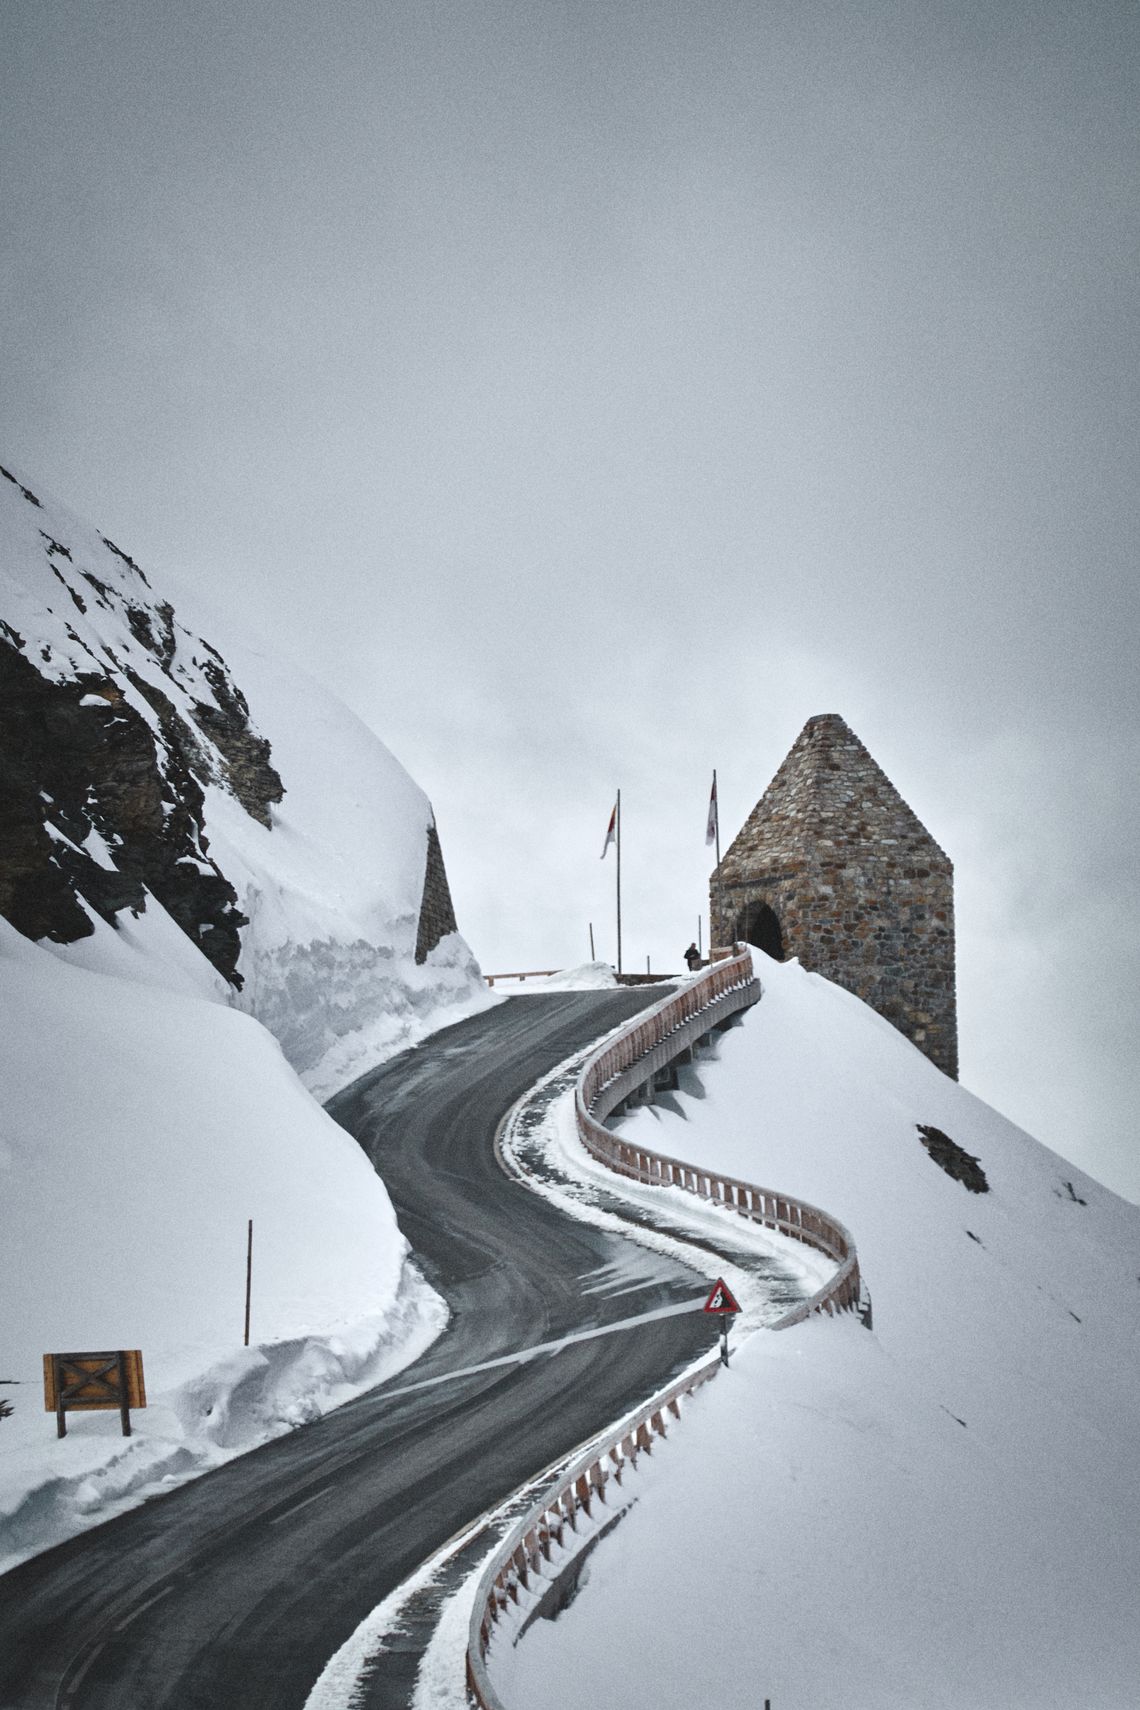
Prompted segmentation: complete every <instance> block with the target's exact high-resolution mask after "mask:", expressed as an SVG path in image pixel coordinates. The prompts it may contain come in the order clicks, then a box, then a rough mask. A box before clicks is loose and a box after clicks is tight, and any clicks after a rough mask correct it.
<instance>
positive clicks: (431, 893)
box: [416, 820, 459, 962]
mask: <svg viewBox="0 0 1140 1710" xmlns="http://www.w3.org/2000/svg"><path fill="white" fill-rule="evenodd" d="M458 930H459V928H458V926H457V925H456V922H455V909H454V907H453V906H452V901H451V889H450V887H449V885H448V883H447V870H446V868H445V867H444V865H443V850H442V849H441V848H440V846H439V833H438V831H437V830H436V828H435V821H434V820H433V821H432V823H431V824H430V825H429V826H428V834H427V863H426V866H425V869H424V892H423V899H422V901H421V903H420V922H419V928H418V930H417V933H416V961H417V962H426V961H427V959H428V957H429V956H430V955H431V953H432V951H433V950H434V949H435V947H436V945H437V944H438V943H439V942H440V940H441V939H443V938H446V937H447V935H448V933H449V932H458Z"/></svg>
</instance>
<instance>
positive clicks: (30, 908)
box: [0, 469, 486, 1095]
mask: <svg viewBox="0 0 1140 1710" xmlns="http://www.w3.org/2000/svg"><path fill="white" fill-rule="evenodd" d="M218 621H219V623H220V624H221V625H223V626H224V622H225V619H224V615H223V616H222V617H220V618H219V620H218ZM218 639H219V638H218V636H216V635H215V637H214V640H215V641H217V640H218ZM247 695H248V697H249V699H248V700H247V698H246V697H247ZM251 708H252V710H251ZM258 720H262V721H264V722H263V724H262V725H260V726H259V724H258V722H257V721H258ZM266 731H267V732H268V733H269V735H271V736H272V740H273V750H272V751H271V750H270V744H269V740H268V738H267V736H266V734H265V732H266ZM286 791H287V792H288V793H287V794H286ZM132 915H133V916H134V917H135V918H134V919H132ZM0 916H3V917H5V918H6V919H7V920H8V921H10V922H11V924H12V925H13V926H15V927H16V928H17V929H18V930H19V931H20V932H22V933H23V934H24V935H25V936H26V937H28V938H32V939H36V940H39V941H42V942H47V943H54V944H56V945H58V946H59V947H60V948H59V954H60V956H61V957H62V958H63V959H64V960H70V961H75V962H78V963H80V964H81V965H83V966H86V967H88V968H90V969H92V970H93V971H97V972H98V971H102V972H112V973H123V972H128V971H129V977H138V978H143V979H146V980H148V981H149V982H150V983H152V984H155V985H162V984H168V985H170V987H171V989H175V990H182V991H187V990H191V991H193V992H194V993H195V994H196V995H206V996H209V997H210V998H212V999H213V1000H215V1001H216V1000H217V999H218V998H221V997H223V996H224V987H221V988H220V982H219V981H218V979H217V975H221V976H222V979H223V980H224V981H228V982H229V986H230V988H231V991H230V993H229V998H230V1001H231V1002H233V1003H234V1004H235V1005H236V1006H237V1007H239V1008H241V1009H243V1010H245V1011H247V1012H248V1013H249V1014H251V1015H253V1016H255V1017H256V1018H257V1019H258V1020H259V1021H261V1022H263V1023H264V1024H265V1026H267V1027H268V1028H269V1029H270V1031H271V1032H272V1033H274V1034H275V1035H276V1037H277V1039H278V1041H279V1042H280V1044H281V1047H282V1049H283V1050H284V1052H285V1055H286V1056H287V1058H288V1059H289V1061H290V1063H291V1064H292V1065H293V1067H294V1068H295V1069H296V1070H297V1072H298V1073H299V1074H301V1075H303V1076H305V1077H306V1079H307V1081H308V1083H309V1085H310V1086H311V1087H313V1088H315V1089H317V1090H319V1091H320V1092H321V1093H322V1095H323V1093H324V1092H326V1091H329V1090H331V1089H332V1088H333V1087H334V1086H337V1085H340V1084H343V1082H344V1080H346V1079H348V1078H349V1077H350V1076H351V1074H352V1073H353V1072H356V1071H357V1070H358V1069H361V1070H362V1069H364V1068H366V1067H369V1066H370V1065H371V1063H373V1062H374V1061H375V1060H376V1058H377V1056H382V1055H385V1054H388V1053H390V1052H391V1051H393V1050H397V1049H400V1048H401V1047H402V1046H403V1045H405V1044H410V1043H412V1042H413V1041H414V1040H415V1039H417V1038H420V1037H422V1036H423V1034H424V1033H425V1032H427V1031H429V1030H430V1028H431V1026H433V1025H438V1024H439V1023H438V1019H437V1018H438V1016H439V1015H440V1014H442V1013H449V1014H453V1013H454V1012H455V1011H456V1007H457V1006H470V1005H471V1004H475V1005H476V1006H477V1005H478V1004H480V1003H482V1002H484V1001H486V987H485V986H484V984H483V981H482V978H481V976H480V973H479V969H478V966H477V964H476V963H475V961H474V958H473V957H472V955H471V952H470V950H469V949H468V947H467V945H466V944H465V943H464V942H463V940H462V938H461V937H460V935H459V933H458V931H457V930H456V923H455V914H454V911H453V909H452V906H451V896H450V892H449V890H448V884H447V874H446V871H445V868H444V864H443V854H442V850H441V849H440V844H439V838H438V836H437V834H436V830H435V822H434V816H433V814H432V808H431V803H430V802H429V800H428V798H427V796H426V795H425V794H424V792H423V791H422V790H421V789H420V788H419V786H418V784H417V783H416V782H415V780H414V779H413V778H411V777H409V776H408V774H407V772H406V771H405V770H404V768H403V767H402V766H401V765H400V764H399V762H398V761H397V760H396V759H395V757H394V756H393V755H391V754H390V753H389V752H388V750H387V749H386V748H385V747H384V745H383V743H382V742H380V741H379V740H378V738H377V737H376V736H375V734H374V733H373V732H372V731H370V730H368V729H367V728H366V727H365V726H364V725H362V724H361V723H360V721H359V720H357V719H356V718H354V716H353V715H352V714H351V713H350V712H349V711H348V710H347V708H345V707H343V706H342V705H341V704H340V703H339V702H338V701H337V700H336V699H335V697H334V696H331V695H330V694H329V693H328V692H327V690H325V689H323V688H322V687H321V686H320V685H319V684H318V683H315V682H313V681H311V680H310V679H308V678H307V677H305V675H304V672H303V670H302V669H301V668H299V667H297V666H294V665H284V664H281V663H276V662H274V660H273V659H272V658H271V657H270V656H269V655H268V654H267V653H266V652H264V651H263V650H262V649H260V648H256V647H255V648H250V647H247V646H245V645H244V644H243V643H242V642H241V641H240V639H238V638H237V637H228V638H227V639H226V640H225V643H224V655H223V652H221V651H219V649H218V647H217V646H215V645H213V643H212V642H209V641H206V640H203V638H202V637H201V636H199V635H196V634H194V633H193V632H192V631H191V630H190V629H189V628H187V626H186V625H185V624H184V623H182V622H180V621H179V619H178V618H177V617H176V615H175V612H174V609H173V607H172V606H171V604H170V602H169V600H166V599H164V598H163V597H162V596H161V595H159V594H158V593H157V592H156V591H155V589H154V588H153V587H152V586H151V583H150V581H149V580H148V578H147V576H146V575H144V573H143V571H142V570H141V569H140V567H139V566H138V565H137V564H136V563H135V562H134V560H133V559H132V558H130V557H129V556H128V555H127V554H126V553H125V552H123V551H121V550H120V548H119V547H117V546H116V545H115V544H114V542H113V541H110V540H108V539H106V537H105V536H103V535H101V534H99V533H98V532H97V531H96V530H94V529H91V528H89V527H88V526H87V525H86V524H84V523H83V522H81V521H80V520H79V519H78V518H76V517H74V516H72V515H71V514H70V513H69V512H68V511H66V510H65V509H64V507H63V506H61V505H59V504H58V503H56V502H55V501H54V500H51V499H49V497H48V495H47V494H46V493H40V492H37V491H36V490H35V488H34V485H29V484H27V483H26V482H25V480H23V479H22V478H19V477H17V476H16V475H15V474H14V473H12V471H11V470H10V469H9V470H0ZM167 917H169V920H168V919H167ZM171 920H172V921H173V922H174V924H175V926H176V927H177V928H181V931H182V932H183V933H184V934H185V935H186V938H187V939H188V940H189V941H190V943H191V944H192V945H193V946H194V949H195V950H196V951H198V952H200V953H201V958H205V960H202V959H201V958H200V957H199V956H198V955H196V954H195V953H194V950H191V951H187V948H186V946H185V945H183V944H182V942H181V941H180V940H179V936H178V932H177V931H173V932H172V931H171V930H170V921H171Z"/></svg>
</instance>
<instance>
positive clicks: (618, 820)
mask: <svg viewBox="0 0 1140 1710" xmlns="http://www.w3.org/2000/svg"><path fill="white" fill-rule="evenodd" d="M617 953H618V955H617V963H618V965H617V971H618V978H619V979H620V978H621V791H620V790H619V791H618V793H617Z"/></svg>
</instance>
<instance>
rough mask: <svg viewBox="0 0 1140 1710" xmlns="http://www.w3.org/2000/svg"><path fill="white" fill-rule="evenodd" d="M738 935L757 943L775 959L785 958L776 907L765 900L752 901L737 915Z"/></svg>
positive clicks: (748, 941)
mask: <svg viewBox="0 0 1140 1710" xmlns="http://www.w3.org/2000/svg"><path fill="white" fill-rule="evenodd" d="M736 936H737V938H742V939H743V940H744V942H745V943H746V944H755V946H756V948H757V950H763V952H764V954H765V955H766V956H771V957H772V958H773V960H774V961H776V962H782V961H783V960H784V935H783V933H782V932H781V931H780V920H779V916H778V915H777V914H776V911H775V909H772V908H769V907H768V904H767V903H765V902H750V903H748V904H747V905H746V906H745V907H744V908H742V909H741V911H740V913H739V914H738V915H737V917H736Z"/></svg>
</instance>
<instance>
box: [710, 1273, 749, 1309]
mask: <svg viewBox="0 0 1140 1710" xmlns="http://www.w3.org/2000/svg"><path fill="white" fill-rule="evenodd" d="M701 1310H702V1311H703V1312H739V1311H740V1302H739V1301H738V1300H737V1298H736V1296H735V1295H734V1294H733V1292H732V1290H731V1289H730V1288H729V1286H728V1284H727V1283H726V1282H725V1280H724V1278H723V1277H717V1279H716V1282H715V1283H714V1285H713V1290H712V1293H711V1294H710V1295H709V1297H708V1299H707V1300H706V1301H705V1304H704V1306H703V1307H702V1309H701Z"/></svg>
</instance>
